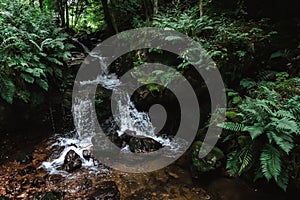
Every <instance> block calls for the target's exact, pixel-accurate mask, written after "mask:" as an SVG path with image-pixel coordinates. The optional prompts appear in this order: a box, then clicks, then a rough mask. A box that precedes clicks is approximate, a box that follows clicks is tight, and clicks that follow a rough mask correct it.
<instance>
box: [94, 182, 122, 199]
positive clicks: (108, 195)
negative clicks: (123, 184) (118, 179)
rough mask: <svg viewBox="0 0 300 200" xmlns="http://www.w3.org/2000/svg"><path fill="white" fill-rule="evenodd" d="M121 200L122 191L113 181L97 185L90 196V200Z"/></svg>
mask: <svg viewBox="0 0 300 200" xmlns="http://www.w3.org/2000/svg"><path fill="white" fill-rule="evenodd" d="M96 199H102V200H119V199H120V191H119V189H118V186H117V184H116V183H115V182H113V181H105V182H102V183H100V185H97V186H96V188H95V189H94V190H93V191H92V193H91V194H90V195H89V200H96Z"/></svg>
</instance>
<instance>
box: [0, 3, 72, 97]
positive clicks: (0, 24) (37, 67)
mask: <svg viewBox="0 0 300 200" xmlns="http://www.w3.org/2000/svg"><path fill="white" fill-rule="evenodd" d="M66 39H67V35H66V34H64V33H63V30H62V29H60V28H57V27H56V26H55V25H54V23H53V22H52V16H51V14H50V13H46V12H43V13H41V12H40V11H39V10H38V9H37V8H34V7H31V6H30V5H28V4H26V3H24V2H23V1H21V0H16V1H9V0H4V1H1V3H0V85H1V86H0V94H1V97H2V98H3V99H4V100H5V101H6V102H8V103H13V100H14V99H15V98H18V99H21V100H23V101H24V102H30V101H31V102H40V98H41V95H40V94H41V93H42V91H48V90H49V87H51V85H50V83H57V84H58V85H59V83H60V81H61V80H62V78H63V66H64V60H66V59H68V57H69V56H70V53H69V52H68V51H67V50H68V49H70V48H71V46H70V45H68V44H65V41H66Z"/></svg>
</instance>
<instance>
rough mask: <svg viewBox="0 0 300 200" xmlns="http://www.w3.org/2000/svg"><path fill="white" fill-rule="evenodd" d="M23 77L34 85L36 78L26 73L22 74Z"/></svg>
mask: <svg viewBox="0 0 300 200" xmlns="http://www.w3.org/2000/svg"><path fill="white" fill-rule="evenodd" d="M21 77H22V78H23V79H24V80H25V81H26V82H28V83H33V82H34V78H33V77H32V76H31V75H29V74H24V73H21Z"/></svg>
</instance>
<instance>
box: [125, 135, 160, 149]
mask: <svg viewBox="0 0 300 200" xmlns="http://www.w3.org/2000/svg"><path fill="white" fill-rule="evenodd" d="M128 144H129V149H130V151H131V152H133V153H145V152H153V151H157V150H158V149H160V148H162V147H163V146H162V144H161V143H159V142H157V141H156V140H154V139H152V138H147V137H132V138H131V139H130V140H129V143H128Z"/></svg>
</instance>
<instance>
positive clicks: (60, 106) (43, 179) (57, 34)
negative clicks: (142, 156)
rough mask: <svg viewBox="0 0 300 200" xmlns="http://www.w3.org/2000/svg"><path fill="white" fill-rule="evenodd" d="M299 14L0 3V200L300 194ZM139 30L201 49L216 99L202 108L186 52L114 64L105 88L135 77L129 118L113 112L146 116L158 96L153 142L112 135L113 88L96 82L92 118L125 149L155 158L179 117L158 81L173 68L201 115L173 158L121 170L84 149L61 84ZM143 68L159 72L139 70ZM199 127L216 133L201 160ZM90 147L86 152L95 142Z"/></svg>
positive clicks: (191, 1) (111, 0) (237, 4)
mask: <svg viewBox="0 0 300 200" xmlns="http://www.w3.org/2000/svg"><path fill="white" fill-rule="evenodd" d="M299 10H300V3H299V2H298V1H296V0H287V1H285V2H282V1H271V0H261V1H257V0H252V1H250V0H238V1H235V0H160V1H158V0H38V1H37V0H13V1H11V0H1V2H0V137H1V139H0V199H153V200H154V199H157V200H158V199H216V200H218V199H228V200H229V199H237V200H239V199H282V200H283V199H294V198H293V195H295V194H299V191H300V20H299ZM143 27H153V29H154V28H159V29H160V30H174V31H178V32H180V33H181V34H184V35H185V36H188V37H189V38H191V39H192V40H193V41H195V42H196V43H197V44H199V45H201V47H202V48H204V49H205V51H206V53H207V55H208V56H209V57H210V58H211V59H212V60H213V61H214V63H215V67H216V68H217V69H218V71H219V72H220V74H221V76H222V79H223V82H224V86H225V90H224V92H225V93H226V100H227V107H226V108H224V107H220V108H218V109H215V110H211V106H212V105H211V98H210V96H209V92H208V88H207V86H206V85H205V81H204V80H203V77H201V75H200V74H198V72H197V71H196V70H195V69H194V67H193V63H191V62H189V61H187V59H185V57H184V55H175V54H174V53H172V52H168V51H165V50H162V49H159V48H149V49H138V50H134V51H131V52H128V53H126V54H124V55H122V56H121V57H119V58H118V59H116V60H115V61H114V62H113V63H112V64H111V65H110V66H109V67H108V73H110V74H113V75H111V76H105V78H107V77H108V79H104V82H105V81H106V82H109V81H110V82H111V81H112V80H115V81H119V78H121V77H122V76H123V75H124V74H125V73H126V72H127V71H129V70H134V73H133V74H134V76H135V77H139V76H141V77H143V78H138V81H139V82H140V83H141V84H142V85H143V86H142V87H140V88H138V89H137V90H136V91H135V92H134V94H132V96H131V97H130V99H129V101H130V102H131V103H132V105H131V104H130V105H131V107H130V109H128V110H127V111H128V112H129V113H127V114H126V113H125V114H124V113H120V117H119V118H123V120H125V118H126V120H136V119H139V117H140V118H141V119H142V122H145V123H141V124H146V122H147V123H150V124H151V120H152V121H154V119H148V118H149V116H148V115H147V114H148V113H149V112H150V111H151V109H150V108H151V106H153V105H156V104H160V105H162V106H163V107H164V108H165V111H166V115H167V119H166V123H165V125H163V126H162V129H161V130H160V131H159V132H156V133H155V134H156V135H157V138H159V139H157V138H156V136H151V137H147V135H146V134H141V135H142V136H143V137H141V136H140V135H139V133H138V132H139V131H138V129H135V127H134V126H132V127H130V126H127V129H131V128H132V130H125V128H124V130H123V129H122V127H120V125H119V124H118V125H119V127H118V125H116V122H115V120H116V119H113V117H115V116H113V114H112V110H111V99H112V98H111V96H112V88H110V87H108V86H107V84H108V83H107V84H106V83H99V85H98V87H97V90H96V94H95V101H94V102H93V105H94V106H95V110H96V115H97V117H98V120H99V123H100V125H101V127H102V129H103V130H104V132H105V134H106V136H107V137H108V138H109V139H110V141H112V142H113V143H114V144H115V145H116V146H118V147H119V148H120V149H122V151H123V150H124V149H127V150H128V151H129V152H131V153H137V152H139V153H141V152H142V153H148V152H155V151H156V150H158V149H160V148H162V147H164V146H165V145H166V146H167V142H166V141H172V138H174V136H175V135H176V132H177V131H178V129H179V124H180V121H181V119H182V118H187V119H188V118H189V117H190V116H180V109H179V111H178V109H177V107H178V100H177V98H176V95H174V93H172V91H171V90H169V89H168V88H169V87H171V85H172V84H173V85H174V83H173V81H174V80H176V79H177V77H178V76H179V74H180V75H182V76H184V77H185V78H186V80H187V81H188V82H189V84H190V85H191V86H192V88H193V90H194V92H195V94H196V97H197V99H198V105H199V109H200V113H201V116H200V117H199V125H198V129H197V134H196V137H195V138H194V139H193V142H192V145H191V146H190V147H189V148H188V150H187V151H186V152H184V153H182V154H183V155H182V156H181V157H180V158H179V159H178V160H177V159H176V162H175V161H174V163H172V164H171V165H169V166H168V167H166V168H164V169H159V170H157V171H153V172H150V173H140V174H131V173H127V172H120V171H118V170H114V169H113V168H110V167H109V166H105V165H104V164H103V163H101V161H98V160H97V159H96V157H97V156H95V155H96V153H95V155H93V154H94V152H93V147H89V148H86V146H84V145H86V144H85V143H84V144H83V143H82V141H83V138H82V137H81V135H80V134H79V133H78V132H79V130H78V129H79V128H78V126H80V123H83V122H82V121H81V119H76V115H74V112H76V109H77V107H76V105H75V106H74V99H73V102H72V91H73V87H74V82H75V78H76V75H77V72H78V71H79V69H80V67H81V65H82V64H83V63H86V62H87V61H86V60H85V59H86V57H89V58H90V59H99V60H101V59H100V58H98V57H97V56H95V55H94V54H92V53H91V51H92V49H94V48H97V46H98V45H99V44H100V43H102V42H103V41H105V40H106V39H108V38H111V37H112V36H114V35H116V34H120V33H122V32H124V31H128V30H132V29H137V28H143ZM155 30H156V29H155ZM157 37H159V36H157ZM138 39H139V38H137V40H138ZM125 40H126V38H125ZM177 41H178V38H176V37H172V36H170V37H166V38H165V42H170V43H172V42H173V43H176V42H177ZM115 48H118V46H116V47H115ZM88 61H90V60H88ZM145 63H162V64H164V65H166V66H169V67H170V70H167V71H164V70H156V71H152V72H151V73H149V74H145V70H143V68H142V67H141V65H143V64H145ZM207 70H209V69H207ZM174 71H176V72H174ZM105 75H107V74H105ZM112 77H113V78H114V79H113V78H112ZM145 77H146V78H145ZM156 79H159V81H160V82H161V83H163V84H161V85H159V84H154V83H152V82H153V80H156ZM101 80H102V79H101ZM80 106H82V104H80ZM80 106H79V107H78V109H84V107H80ZM123 108H124V106H123ZM120 109H121V108H120ZM197 109H198V108H197ZM74 110H75V111H74ZM72 112H73V113H72ZM119 112H121V111H119ZM122 112H126V109H124V110H122ZM133 115H135V116H133ZM222 116H224V117H225V121H221V122H220V118H222ZM82 117H83V116H82ZM150 118H151V116H150ZM83 121H84V120H83ZM191 121H193V120H191ZM76 123H77V124H76ZM124 123H125V122H124ZM153 123H154V122H153ZM129 124H132V123H130V122H129ZM209 127H213V128H215V129H216V130H217V129H220V128H222V134H220V135H218V142H217V143H216V145H215V147H213V148H212V150H211V151H210V152H209V153H208V154H207V155H206V156H205V157H204V158H202V157H200V156H199V151H200V149H201V146H202V145H203V141H204V138H205V136H206V132H207V130H208V129H209ZM143 130H148V129H143ZM185 131H186V132H188V131H191V130H190V129H186V130H185ZM120 132H122V134H121V133H120ZM134 135H135V136H134ZM89 136H91V135H89ZM92 136H94V135H92ZM94 138H96V137H94ZM91 141H92V143H93V144H89V145H91V146H93V145H94V146H95V150H96V146H97V145H100V146H101V145H103V144H98V143H97V140H96V139H91ZM161 141H163V142H161ZM164 142H166V143H164ZM90 143H91V142H90ZM179 145H180V144H179ZM127 150H124V151H127ZM46 163H50V164H51V167H49V166H50V165H49V166H48V165H47V164H46ZM95 168H96V169H95Z"/></svg>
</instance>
